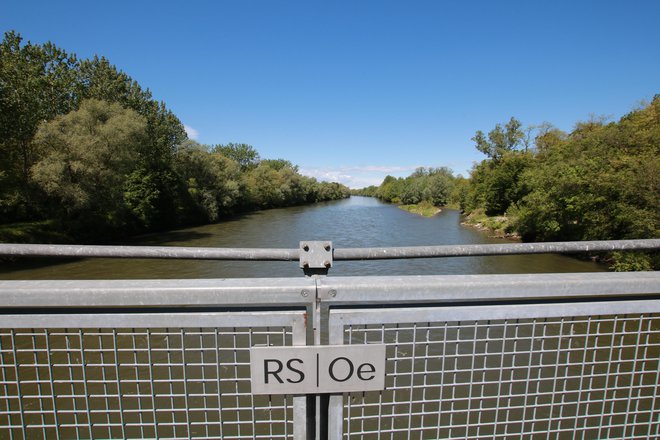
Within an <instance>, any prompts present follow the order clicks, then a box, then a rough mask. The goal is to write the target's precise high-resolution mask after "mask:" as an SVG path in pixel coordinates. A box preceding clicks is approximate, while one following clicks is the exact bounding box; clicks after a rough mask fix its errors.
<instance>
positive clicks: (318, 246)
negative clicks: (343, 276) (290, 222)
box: [300, 241, 333, 276]
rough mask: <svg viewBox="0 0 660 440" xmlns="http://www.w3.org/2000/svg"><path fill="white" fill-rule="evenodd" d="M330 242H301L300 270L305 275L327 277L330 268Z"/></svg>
mask: <svg viewBox="0 0 660 440" xmlns="http://www.w3.org/2000/svg"><path fill="white" fill-rule="evenodd" d="M332 251H333V249H332V242H331V241H301V242H300V268H301V269H302V270H303V271H304V272H305V275H307V276H312V275H327V274H328V270H329V269H330V268H331V267H332Z"/></svg>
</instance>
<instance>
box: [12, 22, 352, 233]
mask: <svg viewBox="0 0 660 440" xmlns="http://www.w3.org/2000/svg"><path fill="white" fill-rule="evenodd" d="M3 90H4V91H11V92H12V93H2V91H3ZM0 157H2V161H0V241H3V242H17V243H96V244H104V243H112V242H117V241H120V240H123V239H126V238H127V237H132V236H136V235H140V234H144V233H150V232H158V231H166V230H171V229H175V228H180V227H187V226H196V225H202V224H209V223H215V222H218V221H220V220H222V219H226V218H230V217H232V216H234V215H237V214H241V213H245V212H251V211H258V210H262V209H270V208H279V207H287V206H294V205H304V204H311V203H316V202H321V201H328V200H337V199H341V198H346V197H349V196H350V190H349V189H348V187H346V186H344V185H342V184H339V183H330V182H320V181H317V180H316V179H314V178H311V177H306V176H303V175H302V174H300V172H299V169H298V167H297V166H296V165H294V164H293V163H291V162H290V161H288V160H285V159H265V158H261V157H260V155H259V153H258V151H257V150H256V149H255V148H254V147H252V146H251V145H249V144H244V143H228V144H224V145H223V144H218V145H204V144H200V143H198V142H196V141H194V140H192V139H189V138H188V136H187V134H186V131H185V129H184V125H183V123H182V122H181V121H180V120H179V119H178V117H177V116H176V115H175V114H174V113H172V112H171V111H170V110H169V109H168V108H167V107H166V105H165V103H164V102H162V101H157V100H155V99H154V98H153V97H152V95H151V92H150V91H149V90H148V89H145V88H143V87H141V86H140V85H139V84H138V83H137V81H135V80H134V79H132V78H131V77H130V76H129V75H127V74H126V73H124V72H122V71H120V70H118V69H117V68H116V67H115V66H114V65H112V64H111V63H110V61H109V60H107V59H106V58H104V57H98V56H95V57H94V58H92V59H80V58H78V57H77V56H76V55H75V54H71V53H67V52H65V51H64V50H63V49H61V48H59V47H57V46H56V45H55V44H53V43H50V42H48V43H45V44H41V45H39V44H32V43H30V42H29V41H28V42H24V41H23V39H22V38H21V36H20V35H19V34H18V33H16V32H14V31H10V32H6V33H5V34H4V39H3V40H2V41H1V42H0Z"/></svg>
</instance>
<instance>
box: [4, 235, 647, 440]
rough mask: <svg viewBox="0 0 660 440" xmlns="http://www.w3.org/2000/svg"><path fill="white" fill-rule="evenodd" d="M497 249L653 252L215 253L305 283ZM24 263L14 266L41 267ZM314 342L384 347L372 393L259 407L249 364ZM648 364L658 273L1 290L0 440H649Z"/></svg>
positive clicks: (287, 398)
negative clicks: (283, 263) (366, 265)
mask: <svg viewBox="0 0 660 440" xmlns="http://www.w3.org/2000/svg"><path fill="white" fill-rule="evenodd" d="M11 246H15V245H0V254H3V255H7V254H8V253H11V252H10V250H9V247H11ZM502 246H504V247H505V248H506V249H504V250H503V251H502V252H501V253H503V254H508V253H538V252H548V251H553V252H554V251H560V252H572V251H575V252H577V250H576V249H578V248H579V249H580V250H581V251H604V250H613V249H637V250H639V249H647V250H648V249H658V248H659V247H660V240H644V241H641V242H640V241H636V240H635V241H626V242H616V243H611V242H608V243H596V244H595V245H594V244H593V243H589V244H586V243H581V244H569V245H566V244H561V245H559V244H547V243H546V244H544V245H540V246H538V245H537V244H531V245H521V244H513V245H492V246H491V245H483V246H482V245H478V246H449V247H446V246H440V247H431V248H424V249H421V248H413V249H412V250H410V248H394V249H366V250H351V249H344V250H342V249H333V248H332V245H331V243H329V242H301V244H300V248H299V249H289V250H284V251H285V252H281V253H280V251H281V250H245V249H243V250H235V249H234V250H215V251H217V253H216V254H215V255H216V257H217V255H222V256H223V257H222V259H224V258H231V259H235V258H239V257H240V258H243V257H245V256H246V255H247V258H248V259H272V258H274V257H278V259H279V257H286V259H291V260H298V261H299V264H300V266H301V268H303V269H304V270H305V272H306V273H308V274H310V272H311V274H313V273H314V272H315V271H317V272H316V273H318V272H323V271H325V270H327V269H329V267H331V266H332V262H333V260H338V259H362V258H381V257H384V258H405V257H406V256H407V257H411V256H412V257H415V258H417V257H422V256H423V255H422V254H425V256H430V255H431V254H432V256H440V255H441V254H442V255H452V256H456V254H460V255H492V252H495V249H496V248H497V247H502ZM557 246H559V248H560V249H558V248H557ZM21 248H22V249H23V250H22V251H21V252H23V253H22V254H21V253H20V252H16V253H11V254H12V255H16V254H20V255H27V254H28V253H30V252H32V254H31V255H35V254H38V255H44V253H43V249H44V248H34V247H32V248H25V247H21ZM50 249H51V250H50V251H48V252H54V253H55V254H57V255H60V256H64V255H65V254H66V255H67V256H81V255H83V254H84V255H90V254H95V256H104V257H108V256H117V257H119V256H120V255H119V254H118V253H123V252H124V250H121V252H120V250H118V249H114V250H112V249H110V248H105V247H102V248H99V247H92V248H87V247H84V248H82V249H83V251H81V250H80V248H78V247H73V248H71V247H69V248H60V247H57V248H50ZM76 249H77V250H76ZM128 249H129V251H128V253H129V254H131V256H139V257H140V258H143V257H145V256H147V255H154V258H161V256H156V255H161V254H162V255H165V254H167V255H168V256H167V257H165V258H198V257H199V256H194V255H196V254H195V252H194V251H190V252H189V251H185V250H184V251H183V253H181V251H182V250H181V249H180V248H174V249H172V248H168V249H170V250H169V251H163V252H162V253H159V252H161V251H158V252H156V251H155V249H160V248H147V249H142V248H139V249H138V248H128ZM571 249H573V250H571ZM15 250H16V249H15ZM63 250H66V252H62V251H63ZM88 252H89V253H88ZM113 252H118V253H116V254H113V255H111V254H112V253H113ZM204 252H205V251H204ZM204 252H202V253H201V254H202V255H205V257H209V256H210V255H211V254H210V253H208V254H204ZM484 252H485V253H484ZM138 254H139V255H138ZM48 255H51V254H48ZM205 257H204V258H205ZM199 258H203V257H199ZM324 344H331V345H361V344H385V345H386V388H385V390H383V391H370V392H361V393H345V394H343V395H342V394H337V395H331V396H325V395H322V396H298V395H273V396H267V395H266V396H262V395H252V393H251V391H250V380H249V349H250V347H252V346H256V345H270V346H289V345H324ZM659 359H660V274H659V273H658V272H637V273H583V274H526V275H445V276H399V277H325V276H314V277H305V278H302V277H301V278H295V279H291V278H277V279H265V278H260V279H222V280H213V279H205V280H142V281H127V280H114V281H71V280H69V281H30V280H24V281H0V438H11V439H22V438H224V439H242V438H273V439H279V438H281V439H308V438H326V437H327V438H331V439H340V438H341V439H354V438H382V439H400V438H419V439H422V438H423V439H428V438H470V439H477V438H496V439H497V438H501V439H504V438H507V439H508V438H535V437H543V438H556V439H559V438H566V437H567V436H570V437H576V438H640V439H641V438H654V437H656V438H657V437H658V436H659V435H660V402H658V396H659V395H660V385H659V384H660V375H659V371H660V364H659Z"/></svg>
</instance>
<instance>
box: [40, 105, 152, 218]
mask: <svg viewBox="0 0 660 440" xmlns="http://www.w3.org/2000/svg"><path fill="white" fill-rule="evenodd" d="M145 137H146V122H145V120H144V118H141V117H140V116H139V115H138V114H137V113H136V112H134V111H132V110H128V109H125V108H123V107H121V106H120V105H119V104H110V103H107V102H104V101H99V100H85V101H83V102H82V104H81V105H80V108H79V110H76V111H73V112H71V113H68V114H67V115H64V116H58V117H56V118H55V119H53V120H52V121H50V122H47V123H44V124H42V125H41V126H40V127H39V129H38V131H37V133H36V135H35V138H34V145H35V147H36V149H37V150H38V151H39V156H40V159H39V160H38V161H37V162H36V163H35V164H34V165H33V166H32V167H31V169H30V171H31V175H32V179H33V181H34V182H35V183H36V185H38V186H39V188H40V189H41V190H43V192H44V193H45V194H46V195H47V197H49V198H50V199H52V201H53V203H51V204H50V206H57V211H56V212H53V213H52V214H53V215H59V216H61V217H62V219H63V220H66V221H67V222H68V223H71V222H74V223H75V224H76V225H80V226H86V227H87V226H92V225H94V226H96V225H103V226H109V227H119V226H122V225H123V224H124V223H125V221H126V213H125V204H124V200H123V191H122V186H123V182H124V180H125V178H126V176H127V175H128V174H130V173H131V172H132V170H133V168H134V167H135V155H136V152H137V151H138V150H139V146H140V145H141V144H142V143H143V142H144V141H145Z"/></svg>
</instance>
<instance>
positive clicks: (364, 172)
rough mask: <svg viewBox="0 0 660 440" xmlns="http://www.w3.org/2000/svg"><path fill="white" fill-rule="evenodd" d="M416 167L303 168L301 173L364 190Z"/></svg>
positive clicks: (408, 172)
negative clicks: (390, 176) (386, 177)
mask: <svg viewBox="0 0 660 440" xmlns="http://www.w3.org/2000/svg"><path fill="white" fill-rule="evenodd" d="M415 168H417V167H416V166H415V167H402V166H381V165H366V166H346V167H337V168H330V167H328V168H324V167H320V168H314V167H302V168H301V169H300V173H301V174H303V175H305V176H309V177H315V178H316V179H318V180H324V181H328V182H339V183H343V184H344V185H346V186H348V187H349V188H364V187H366V186H370V185H380V184H381V183H382V182H383V179H384V178H385V176H386V175H388V174H391V175H394V176H395V177H403V176H406V175H408V174H410V173H411V172H412V171H414V170H415Z"/></svg>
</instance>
